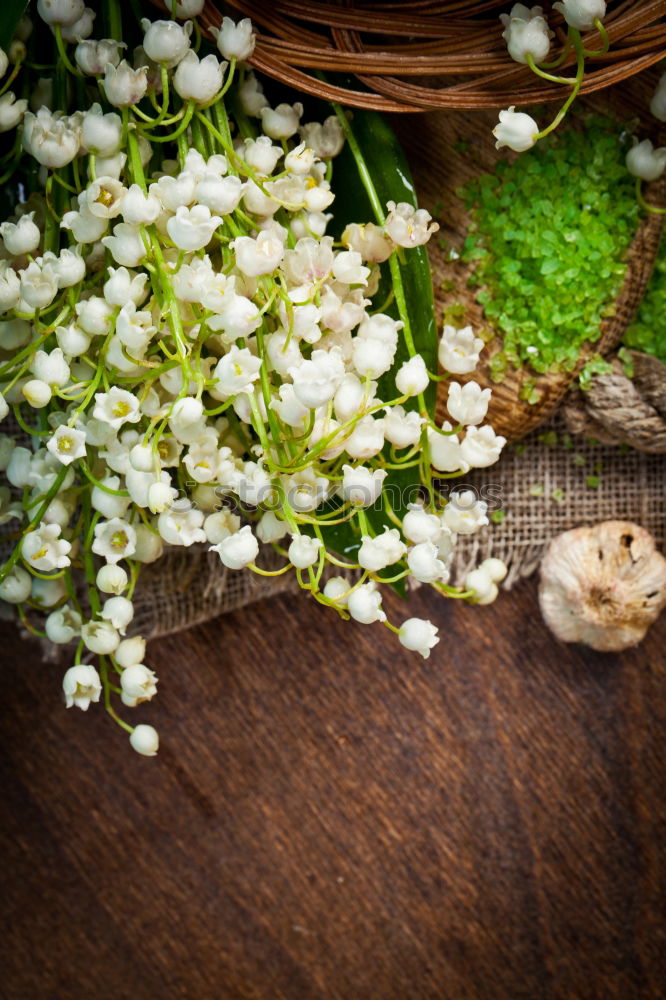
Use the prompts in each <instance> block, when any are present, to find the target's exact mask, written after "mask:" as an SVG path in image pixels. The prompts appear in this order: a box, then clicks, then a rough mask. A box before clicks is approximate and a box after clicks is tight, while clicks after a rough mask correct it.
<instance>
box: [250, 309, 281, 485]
mask: <svg viewBox="0 0 666 1000" xmlns="http://www.w3.org/2000/svg"><path fill="white" fill-rule="evenodd" d="M256 338H257V350H258V352H259V357H260V358H261V368H260V369H259V380H260V382H261V392H262V395H263V398H264V406H265V407H266V413H267V415H268V423H269V426H270V429H271V434H272V436H273V443H274V446H275V449H276V450H277V453H278V458H279V460H280V464H281V465H284V463H285V455H284V451H283V449H282V447H281V445H280V444H279V442H280V441H281V440H282V435H281V434H280V428H279V426H278V423H277V417H276V415H275V410H273V408H272V406H271V398H272V397H271V382H270V377H269V374H268V367H267V364H266V360H267V359H266V346H265V344H264V333H263V330H262V328H261V326H259V327H258V328H257V330H256Z"/></svg>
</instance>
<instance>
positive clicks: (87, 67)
mask: <svg viewBox="0 0 666 1000" xmlns="http://www.w3.org/2000/svg"><path fill="white" fill-rule="evenodd" d="M125 47H126V46H125V43H124V42H117V41H116V40H115V39H114V38H102V39H99V40H96V39H90V40H85V41H80V42H79V44H78V45H77V46H76V48H75V50H74V59H75V60H76V64H77V66H78V67H79V69H80V70H81V71H82V72H83V73H85V74H86V75H87V76H101V75H102V73H103V72H104V71H105V69H106V67H107V65H110V66H117V65H118V63H119V62H120V52H119V49H121V48H123V49H124V48H125Z"/></svg>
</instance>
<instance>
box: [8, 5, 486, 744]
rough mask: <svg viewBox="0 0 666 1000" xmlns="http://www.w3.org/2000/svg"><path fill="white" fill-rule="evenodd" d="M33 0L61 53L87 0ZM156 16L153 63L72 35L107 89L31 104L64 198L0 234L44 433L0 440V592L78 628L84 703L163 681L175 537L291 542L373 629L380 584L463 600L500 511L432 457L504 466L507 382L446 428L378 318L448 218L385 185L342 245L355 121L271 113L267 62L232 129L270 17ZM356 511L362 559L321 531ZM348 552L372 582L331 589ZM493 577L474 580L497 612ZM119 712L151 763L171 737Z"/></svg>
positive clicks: (322, 586)
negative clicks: (159, 566)
mask: <svg viewBox="0 0 666 1000" xmlns="http://www.w3.org/2000/svg"><path fill="white" fill-rule="evenodd" d="M200 7H201V5H200V4H197V3H195V2H189V3H180V4H176V8H177V10H176V14H177V15H178V16H188V15H191V14H195V13H197V9H200ZM38 9H39V11H40V13H41V15H42V17H43V18H44V19H45V20H46V21H47V22H48V23H49V24H50V25H52V26H54V29H56V31H55V33H56V39H57V41H58V44H59V46H60V47H61V49H62V52H63V53H64V56H65V57H66V49H65V48H64V47H63V46H64V43H63V39H65V40H66V35H65V31H64V29H66V28H67V29H69V30H70V33H71V32H72V31H74V27H71V26H72V25H75V26H76V25H78V24H79V23H80V21H81V19H83V18H84V17H87V15H86V13H85V11H84V9H83V5H82V0H81V2H79V0H39V4H38ZM143 26H144V32H145V35H144V44H143V52H142V53H140V55H139V57H138V60H137V62H136V63H135V65H134V66H131V65H130V64H129V63H128V62H127V61H125V60H121V59H120V54H121V51H122V49H123V44H122V42H120V41H118V40H111V39H102V40H99V41H94V40H89V39H85V40H81V38H80V37H78V36H77V37H78V41H77V44H76V48H75V52H74V60H75V63H76V66H77V67H78V71H79V72H81V73H83V74H86V75H87V76H88V77H90V78H91V79H93V80H94V79H96V81H97V84H98V85H99V98H100V101H99V102H97V103H93V104H91V106H90V107H88V108H86V109H84V110H81V109H78V110H76V111H74V112H72V113H69V114H65V113H64V112H63V111H61V110H57V111H52V110H50V109H49V108H48V107H46V106H44V107H40V108H38V109H37V110H36V111H34V112H32V111H27V110H25V108H20V111H19V114H20V116H22V117H23V133H22V142H23V149H24V155H27V156H30V157H32V158H34V159H35V160H37V162H38V164H40V166H41V167H42V168H44V172H45V177H46V180H45V185H46V194H47V196H46V197H44V196H40V195H39V194H38V193H33V194H31V195H30V197H29V198H28V200H27V201H26V202H25V203H24V204H21V205H19V206H18V207H17V212H16V216H15V217H14V218H13V219H11V220H8V221H6V222H4V223H3V224H2V225H1V226H0V235H1V236H2V241H3V254H2V258H3V259H2V260H1V261H0V311H1V313H2V320H0V349H1V350H2V357H3V358H4V360H3V361H2V362H1V363H0V387H1V389H2V394H0V420H2V419H4V418H6V417H7V415H8V413H9V411H10V407H11V408H12V410H13V412H14V414H15V416H16V418H17V419H18V420H19V421H20V422H21V423H22V425H23V427H24V428H26V429H28V430H30V432H31V434H32V443H31V445H30V446H25V445H24V444H22V443H20V442H19V441H18V440H17V438H16V437H15V436H14V435H12V434H11V433H9V434H4V435H1V436H0V469H2V470H4V472H5V475H6V478H7V482H8V484H9V487H11V488H9V487H8V488H6V489H4V490H3V492H2V494H0V501H1V504H2V506H1V508H0V515H1V517H2V518H4V519H5V520H6V521H9V520H12V522H14V521H20V523H21V538H20V542H19V544H18V545H17V547H16V549H15V551H14V553H13V555H12V557H11V558H10V559H9V561H8V562H7V563H6V564H5V566H4V567H3V568H2V570H1V571H0V579H1V582H0V597H2V598H3V599H4V600H5V601H9V602H12V603H14V604H17V605H19V606H21V609H22V612H23V614H24V616H25V610H26V608H34V607H39V608H40V609H41V610H43V611H44V612H45V613H46V620H45V624H44V630H45V632H46V634H47V636H48V637H49V638H50V639H51V640H52V641H53V642H55V643H63V644H67V643H74V644H76V654H75V657H74V663H73V665H72V666H71V668H70V669H69V670H68V671H67V673H66V674H65V678H64V681H63V688H64V693H65V698H66V703H67V705H68V706H72V705H75V706H77V707H79V708H81V709H84V710H85V709H87V708H88V706H89V705H90V703H91V702H97V701H99V700H100V696H101V693H102V691H104V692H105V694H106V696H107V697H110V693H111V692H112V691H113V690H114V684H112V678H113V677H114V675H115V689H116V690H119V691H120V700H121V702H122V704H123V705H124V706H126V707H130V708H131V707H135V706H137V705H140V704H142V703H143V702H146V701H149V700H150V699H151V698H152V697H153V696H154V694H155V692H156V683H157V678H156V676H155V674H154V673H153V672H152V670H150V669H149V667H147V666H146V665H145V663H144V655H145V643H144V641H143V639H141V638H140V637H138V636H133V637H128V636H127V635H126V633H127V630H128V629H130V628H131V624H132V618H133V614H134V607H133V602H132V595H133V592H134V588H135V585H136V581H137V575H138V571H139V569H140V566H141V564H143V563H149V562H153V561H154V560H156V559H158V558H159V557H160V555H161V554H162V552H163V550H164V548H165V546H191V545H193V544H195V543H203V544H205V545H207V546H208V547H209V548H211V549H212V550H214V551H215V552H217V553H218V554H219V557H220V560H221V562H222V563H223V564H224V565H225V566H226V567H228V568H229V569H232V570H240V569H243V568H245V567H247V568H248V569H249V570H250V571H252V572H256V573H262V572H265V571H264V570H262V569H261V567H260V566H258V565H257V560H258V559H259V553H260V543H264V544H272V545H273V546H274V547H275V548H276V549H277V550H278V552H280V553H282V554H283V556H284V570H288V569H292V568H293V570H294V571H295V572H296V573H297V574H298V577H299V580H300V582H301V583H302V585H303V586H304V587H305V588H306V589H307V590H309V591H310V592H311V593H312V594H313V595H314V596H315V598H316V599H317V600H319V601H320V602H321V603H323V604H326V605H329V606H331V607H333V608H335V609H336V610H337V611H338V612H339V613H340V614H341V615H342V616H343V617H351V618H353V619H355V620H356V621H358V622H363V623H370V622H375V621H386V614H385V612H384V610H383V609H382V598H381V592H380V590H379V589H378V585H379V584H380V583H382V582H390V581H391V580H397V579H401V578H407V580H408V581H409V582H413V583H428V584H431V585H433V586H434V587H436V588H437V589H438V590H439V591H440V592H441V593H443V594H447V593H452V594H455V595H456V596H458V595H460V593H461V592H460V591H459V590H457V589H456V588H453V587H450V586H449V583H448V580H449V567H450V563H451V558H452V554H453V548H454V544H455V540H456V536H457V535H458V534H461V533H470V532H473V531H476V530H478V529H479V528H481V527H482V526H484V525H485V524H487V523H488V520H487V517H486V504H485V503H483V502H481V501H478V500H477V499H476V497H475V496H474V495H473V494H471V493H470V492H469V491H464V490H462V491H457V492H455V491H454V493H452V494H451V496H450V498H449V500H448V502H447V503H446V504H444V505H442V504H441V503H439V504H438V502H437V494H436V491H435V490H434V489H433V486H432V474H433V473H432V470H433V469H434V470H435V474H445V475H455V474H460V473H463V472H466V471H467V470H469V469H471V468H473V467H476V468H484V467H486V466H488V465H490V464H491V463H492V462H494V461H495V460H496V459H497V458H498V456H499V453H500V451H501V449H502V446H503V444H504V438H502V437H499V436H497V435H496V434H495V433H494V431H493V429H492V427H491V426H490V425H489V424H487V423H485V424H484V420H485V417H486V413H487V410H488V402H489V397H490V390H488V389H481V387H480V386H479V385H477V384H476V383H475V382H473V381H466V382H465V383H464V384H463V383H462V382H457V381H454V382H452V383H451V384H450V386H449V389H448V403H447V406H448V413H449V416H450V422H445V423H444V424H443V425H441V426H438V425H437V424H435V423H434V422H433V420H432V419H431V417H430V416H429V414H428V410H427V407H426V406H425V402H424V399H423V393H424V392H425V391H426V389H427V388H428V385H429V382H430V379H431V374H430V373H429V372H428V370H427V365H426V362H425V360H424V358H423V357H422V356H421V354H419V353H418V352H417V351H416V349H415V347H414V344H413V340H412V335H411V332H410V330H409V317H408V315H407V314H401V318H400V319H399V320H398V319H395V318H394V317H393V316H391V315H389V314H388V313H383V312H381V311H376V310H374V309H373V308H372V299H373V296H374V295H375V292H376V291H377V288H378V281H379V268H380V265H381V264H382V262H384V261H389V260H390V258H391V257H392V256H393V255H394V253H395V251H396V248H398V247H400V248H405V250H406V251H408V250H409V249H410V248H412V247H417V246H420V245H422V244H424V243H426V242H427V240H428V239H429V237H430V235H431V234H432V233H433V232H434V231H435V230H436V229H437V226H436V224H434V223H433V222H432V221H431V218H430V216H429V215H428V213H427V212H425V211H424V210H421V209H416V208H414V207H413V206H412V205H409V204H406V203H398V204H396V203H394V202H389V204H388V206H387V211H386V214H385V216H384V217H383V218H377V219H376V221H375V222H367V223H365V224H353V225H350V226H349V227H348V228H347V229H346V231H345V233H344V234H343V237H342V242H340V243H336V242H335V241H334V239H333V237H331V236H328V235H327V234H326V229H327V224H328V222H329V220H330V219H331V215H330V213H329V212H328V211H327V210H328V209H330V208H331V205H332V203H333V199H334V195H333V190H332V188H331V183H330V177H331V172H332V162H331V161H332V158H333V157H334V156H335V155H336V154H337V153H339V152H340V150H341V149H342V146H343V142H344V133H345V128H346V127H347V123H346V119H344V118H343V119H342V120H341V119H340V118H338V117H336V116H335V115H332V116H331V117H329V118H328V119H327V120H326V121H325V122H323V123H316V122H311V123H302V122H301V116H302V113H303V108H302V106H301V105H300V104H294V105H287V104H279V105H278V106H277V107H271V106H270V105H269V103H268V101H267V100H266V98H265V96H264V94H263V91H262V88H261V85H260V83H259V81H258V80H257V78H256V77H255V76H254V75H253V74H252V73H251V72H249V71H244V72H243V75H242V77H241V81H240V83H238V84H236V86H237V88H238V89H237V98H238V101H239V102H240V106H241V108H242V111H241V112H239V115H238V122H236V123H234V122H233V121H230V119H229V118H228V117H227V114H226V110H225V106H224V101H223V99H222V97H223V92H225V91H226V90H227V89H228V88H229V86H230V85H231V84H232V83H234V74H235V71H236V64H237V62H239V61H243V60H245V59H247V58H248V57H249V56H250V55H251V53H252V49H253V45H254V35H253V33H252V28H251V25H250V22H249V21H242V22H240V24H234V23H233V22H232V21H230V20H229V19H227V18H225V19H224V21H223V23H222V26H221V28H220V30H219V32H218V33H217V46H218V50H219V52H220V54H221V55H222V56H223V57H224V61H223V62H220V61H218V59H217V57H216V56H215V55H214V54H212V53H211V54H209V55H206V56H205V57H202V58H201V57H200V56H199V55H198V54H197V53H196V52H195V51H194V50H193V48H192V47H191V39H192V30H191V29H192V25H191V23H190V22H187V23H186V24H184V25H181V24H179V23H178V22H177V21H176V20H172V21H156V22H149V21H144V23H143ZM77 30H78V29H77ZM87 33H89V32H87ZM80 35H82V32H81V31H79V36H80ZM146 94H147V95H148V97H149V98H150V100H146V101H143V98H144V97H145V95H146ZM102 101H104V102H106V105H107V107H108V105H109V104H110V105H112V106H114V107H115V108H116V109H117V110H107V109H105V107H104V106H103V104H102V103H100V102H102ZM140 101H141V102H142V104H141V107H139V106H138V102H140ZM20 103H21V102H15V105H14V106H15V107H18V105H19V104H20ZM151 107H152V114H151ZM234 125H235V126H236V127H235V131H234ZM165 143H169V144H170V145H168V146H167V145H164V144H165ZM165 154H169V155H165ZM174 154H175V157H176V158H173V159H172V158H170V157H171V156H174ZM63 241H67V245H63ZM394 280H399V268H398V269H397V274H396V273H394ZM482 346H483V345H482V341H481V340H480V339H479V338H478V337H476V336H475V335H474V333H473V331H472V330H471V328H469V327H468V328H465V329H462V330H457V329H454V328H453V327H445V329H444V333H443V336H442V340H441V344H440V349H439V358H440V361H441V364H442V366H443V368H444V369H446V370H447V371H448V372H451V373H453V374H455V375H458V376H463V375H464V376H467V375H469V374H470V373H471V372H473V370H474V368H475V366H476V364H477V362H478V360H479V352H480V350H481V348H482ZM399 351H400V355H399ZM398 356H400V357H401V358H404V360H402V361H396V358H397V357H398ZM380 380H381V386H382V390H381V397H380ZM419 464H420V467H421V470H422V472H421V474H422V483H423V485H424V486H425V487H426V488H427V489H426V493H425V501H424V503H422V504H418V505H417V504H411V505H410V506H409V508H408V509H407V510H406V513H405V514H404V517H403V518H402V520H401V518H400V516H399V513H400V511H401V510H402V511H405V507H404V504H402V506H401V502H400V498H398V499H397V501H396V499H395V497H393V496H392V497H391V503H392V504H393V506H392V507H391V506H385V507H384V506H382V505H383V503H384V491H385V480H386V479H387V477H388V476H389V473H390V470H391V469H394V468H402V467H406V468H411V467H413V466H419ZM21 498H22V502H20V501H21ZM386 504H387V505H388V498H386ZM378 505H379V506H378ZM370 507H375V508H376V509H380V510H381V511H382V512H383V515H384V517H385V523H384V524H383V526H381V527H377V519H376V518H372V519H371V517H370V512H369V511H368V508H370ZM387 512H390V514H389V513H387ZM346 522H348V523H350V524H351V525H352V526H355V527H356V530H357V533H358V540H359V548H358V554H357V556H356V558H354V557H351V558H350V559H347V560H342V559H340V558H339V557H338V556H336V555H335V553H333V552H331V551H329V549H328V547H327V544H326V534H325V532H326V529H327V527H329V526H330V525H331V524H341V523H346ZM330 566H333V567H340V568H344V569H350V570H356V571H357V575H356V577H355V578H353V582H351V581H350V579H347V578H346V577H343V576H340V575H338V576H333V577H331V578H329V579H326V577H325V576H324V571H325V570H326V569H327V567H330ZM280 572H282V570H281V571H280ZM479 572H481V571H479ZM76 574H79V575H80V576H83V577H84V578H85V583H86V587H87V595H86V596H85V597H84V598H82V595H81V590H80V588H79V587H78V586H77V584H76ZM494 574H495V575H494V576H492V574H491V576H490V577H488V579H486V577H485V576H483V578H481V577H479V580H478V581H477V583H479V584H480V589H479V591H478V595H477V597H478V600H479V601H480V602H484V601H487V600H489V599H491V598H492V596H494V594H495V593H496V588H495V590H493V587H495V583H494V582H493V581H495V580H496V579H499V575H498V572H497V567H495V571H494ZM486 576H487V574H486ZM324 581H326V582H324ZM468 583H469V580H468ZM473 589H475V588H474V587H473V585H470V587H469V590H470V596H471V597H472V598H474V596H475V595H474V594H473V593H471V591H472V590H473ZM387 624H389V623H388V622H387ZM389 627H391V628H393V630H394V631H396V632H397V634H398V636H399V639H400V641H401V642H402V643H403V645H404V646H405V647H406V648H408V649H411V650H416V651H418V652H420V653H421V654H422V655H423V656H428V655H429V653H430V650H431V649H432V647H433V646H434V645H435V643H436V642H437V641H438V639H437V629H436V627H435V626H434V625H432V624H431V623H430V622H426V621H422V620H420V619H415V618H410V619H408V620H407V621H406V622H405V623H404V624H403V625H402V627H400V628H397V627H394V626H390V625H389ZM94 658H97V660H96V662H97V666H94V665H93V663H92V660H94ZM112 714H113V715H114V718H116V719H118V717H117V715H116V714H115V711H114V710H112ZM120 724H121V725H123V726H124V727H125V728H126V729H127V730H128V731H129V732H130V733H131V743H132V746H133V747H134V748H135V749H136V750H137V751H138V752H140V753H144V754H148V755H150V754H153V753H155V752H156V750H157V734H156V733H155V731H154V730H153V729H152V727H150V726H146V725H139V726H137V727H136V728H133V727H131V726H129V725H128V724H127V723H124V722H122V720H120Z"/></svg>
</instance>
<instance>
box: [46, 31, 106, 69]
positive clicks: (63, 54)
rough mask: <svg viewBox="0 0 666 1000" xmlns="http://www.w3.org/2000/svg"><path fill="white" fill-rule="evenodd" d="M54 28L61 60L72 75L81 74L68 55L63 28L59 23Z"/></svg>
mask: <svg viewBox="0 0 666 1000" xmlns="http://www.w3.org/2000/svg"><path fill="white" fill-rule="evenodd" d="M53 28H54V30H53V33H54V35H55V40H56V46H57V48H58V56H59V57H60V60H61V62H62V63H63V65H64V66H65V68H66V69H67V72H68V73H71V74H72V76H81V73H80V72H79V71H78V69H77V68H76V66H73V65H72V63H71V61H70V59H69V56H68V55H67V50H66V49H65V43H64V42H63V39H62V28H61V27H60V25H59V24H55V25H54V26H53ZM118 37H119V38H120V37H121V36H120V35H119V36H118Z"/></svg>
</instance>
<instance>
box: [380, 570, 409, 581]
mask: <svg viewBox="0 0 666 1000" xmlns="http://www.w3.org/2000/svg"><path fill="white" fill-rule="evenodd" d="M409 572H410V571H409V570H408V569H403V570H401V572H400V573H396V574H395V576H380V575H379V574H378V573H372V574H371V576H372V579H373V580H375V581H376V582H377V583H397V581H398V580H404V579H405V577H406V576H409Z"/></svg>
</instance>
